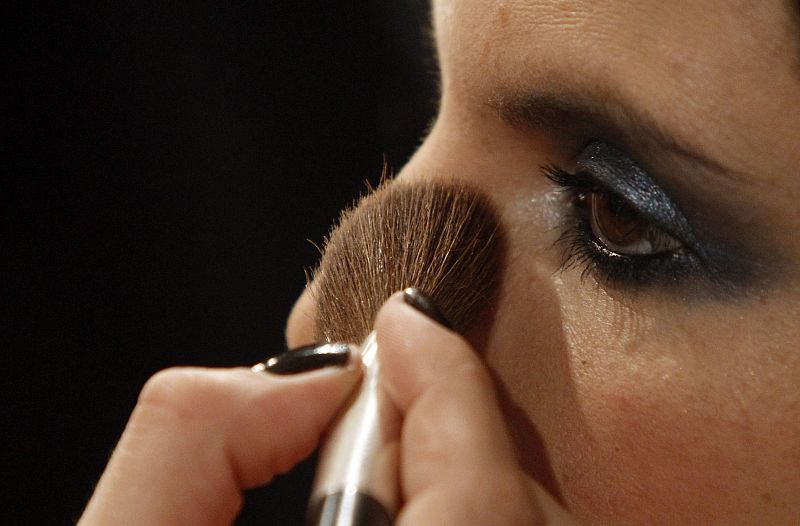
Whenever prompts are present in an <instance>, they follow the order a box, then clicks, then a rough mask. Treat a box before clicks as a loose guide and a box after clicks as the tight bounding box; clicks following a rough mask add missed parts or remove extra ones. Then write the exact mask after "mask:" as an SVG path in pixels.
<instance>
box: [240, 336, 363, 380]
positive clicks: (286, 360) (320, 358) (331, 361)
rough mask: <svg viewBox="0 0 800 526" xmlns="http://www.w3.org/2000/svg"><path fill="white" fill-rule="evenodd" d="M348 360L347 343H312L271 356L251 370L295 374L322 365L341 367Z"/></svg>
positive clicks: (348, 350)
mask: <svg viewBox="0 0 800 526" xmlns="http://www.w3.org/2000/svg"><path fill="white" fill-rule="evenodd" d="M349 361H350V347H349V346H348V345H347V344H344V343H314V344H311V345H305V346H303V347H298V348H296V349H291V350H289V351H286V352H285V353H283V354H279V355H277V356H273V357H272V358H269V359H268V360H265V361H263V362H261V363H259V364H258V365H256V366H255V367H253V370H254V371H260V372H261V371H263V372H267V373H272V374H295V373H305V372H308V371H313V370H315V369H322V368H323V367H330V366H338V367H343V366H345V365H347V362H349Z"/></svg>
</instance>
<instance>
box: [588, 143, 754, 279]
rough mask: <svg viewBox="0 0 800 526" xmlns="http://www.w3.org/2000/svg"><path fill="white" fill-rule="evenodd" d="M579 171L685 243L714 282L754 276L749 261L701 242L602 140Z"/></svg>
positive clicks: (639, 172) (648, 181)
mask: <svg viewBox="0 0 800 526" xmlns="http://www.w3.org/2000/svg"><path fill="white" fill-rule="evenodd" d="M576 171H577V172H578V173H582V174H585V175H587V176H588V177H590V178H591V179H592V180H594V181H596V182H597V183H599V185H600V186H602V187H603V189H605V190H607V191H610V192H613V193H614V194H616V195H618V196H619V197H621V198H622V199H623V200H625V201H626V202H627V203H628V204H629V205H630V206H631V207H632V208H633V209H634V210H636V211H637V212H638V213H640V214H642V215H643V216H644V217H646V218H647V219H648V220H650V221H651V222H652V223H653V224H654V225H656V226H658V227H659V228H661V229H662V230H664V231H665V232H667V233H668V234H670V235H672V236H674V237H675V238H677V239H678V240H680V241H681V242H683V243H684V245H685V246H686V247H687V248H688V249H689V250H690V251H691V252H692V253H693V254H694V255H695V256H696V257H698V258H699V260H700V261H702V266H703V267H704V268H705V269H706V271H707V273H708V277H710V278H711V279H712V281H715V282H718V283H724V284H728V285H732V286H736V285H738V284H742V283H744V282H746V281H747V280H748V279H749V278H750V277H752V274H753V268H752V266H753V265H752V264H751V263H750V258H747V257H743V256H741V255H739V252H737V251H736V250H732V249H729V248H724V247H723V246H722V245H721V244H717V243H714V242H713V241H711V240H707V239H703V240H702V241H701V240H700V239H699V238H698V236H697V235H696V234H695V230H694V229H693V228H692V226H691V225H690V224H689V221H688V220H687V219H686V217H685V216H684V215H683V213H682V212H681V211H680V210H679V208H678V207H677V206H676V205H675V204H674V203H673V202H672V200H671V199H670V198H669V196H668V195H667V194H666V192H664V190H662V189H661V187H660V186H658V184H656V182H655V181H654V180H653V179H652V178H651V177H650V175H648V173H647V172H646V171H645V170H644V169H643V168H641V167H640V166H639V165H637V164H636V163H635V162H634V161H633V160H632V159H631V158H630V157H629V156H628V155H626V154H625V153H623V152H622V151H620V150H618V149H617V148H615V147H613V146H611V145H609V144H607V143H605V142H602V141H596V142H593V143H591V144H589V145H588V146H587V147H586V148H585V149H584V150H583V152H582V153H581V155H580V156H579V157H578V160H577V163H576Z"/></svg>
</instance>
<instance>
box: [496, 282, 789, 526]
mask: <svg viewBox="0 0 800 526" xmlns="http://www.w3.org/2000/svg"><path fill="white" fill-rule="evenodd" d="M537 283H538V284H537ZM531 286H534V289H535V290H537V295H536V300H537V301H531V297H530V295H527V296H528V297H523V296H524V295H518V296H515V291H520V290H526V289H525V287H528V289H527V290H531V289H530V287H531ZM561 287H563V285H560V284H559V283H558V280H554V278H553V276H552V275H545V274H540V275H539V276H538V277H535V276H534V274H532V273H528V275H527V278H526V279H525V283H523V282H521V281H519V278H517V280H516V282H514V280H513V279H511V278H510V279H509V280H508V283H507V284H506V285H505V286H504V289H503V294H504V295H505V298H506V301H505V302H503V303H502V304H501V305H500V307H499V312H498V316H497V318H496V326H495V328H494V330H493V331H492V336H491V338H490V340H489V343H488V346H487V354H486V357H487V361H488V362H489V364H490V366H491V367H492V369H493V370H494V371H495V373H496V375H497V377H498V380H499V382H500V383H501V384H502V386H503V388H504V395H503V397H504V400H505V404H506V408H507V415H508V418H509V421H510V424H511V426H512V428H513V429H514V431H515V435H516V439H517V443H518V445H519V448H520V451H521V455H522V457H523V458H524V465H525V467H526V468H527V469H528V471H529V472H530V473H532V474H533V475H534V476H535V477H536V478H537V479H539V480H540V481H543V482H544V483H545V485H547V486H549V488H548V489H550V490H551V491H554V492H557V493H560V496H561V498H562V499H563V501H564V502H565V503H567V505H568V506H569V507H570V508H571V509H572V510H573V512H574V513H576V514H577V515H578V516H579V517H580V518H581V519H582V520H584V521H586V522H587V523H596V522H600V523H613V524H646V523H655V522H659V523H665V522H666V523H670V524H673V523H674V524H682V523H698V522H701V523H707V524H714V523H726V524H735V523H737V520H741V518H742V517H751V518H752V517H754V516H760V517H767V516H771V515H770V514H771V513H778V514H780V513H786V512H787V511H793V512H794V513H797V512H798V510H797V509H796V508H797V504H793V502H794V501H793V500H792V499H793V497H792V496H793V495H795V496H796V494H797V492H798V490H800V481H798V473H800V470H798V469H793V468H789V467H787V466H789V465H794V466H796V467H800V464H798V462H800V444H799V443H798V437H800V429H798V417H799V416H800V415H797V404H796V398H797V396H796V393H794V394H791V393H790V396H789V397H788V398H787V399H784V400H781V399H780V397H778V396H774V393H775V392H778V391H779V390H780V388H781V387H785V386H788V385H796V384H793V382H796V381H797V380H798V377H797V376H798V375H797V370H796V367H795V368H794V369H790V368H786V367H784V368H783V369H778V370H779V371H782V372H781V373H780V374H779V377H776V376H775V375H774V374H771V373H770V371H775V370H776V369H775V367H774V364H772V363H762V364H756V362H757V360H754V359H753V357H752V356H750V355H749V354H748V353H746V352H744V353H739V350H740V349H742V348H755V349H759V351H760V352H762V353H764V354H767V353H768V352H769V350H768V349H767V348H766V345H765V343H764V342H765V341H768V340H767V336H765V338H764V340H762V341H760V342H759V341H748V342H743V341H742V337H741V336H738V337H737V336H735V335H733V334H731V331H730V330H729V328H727V324H724V323H721V322H720V320H718V319H714V318H713V317H710V316H698V315H697V313H694V319H693V320H686V319H680V315H678V316H675V314H676V313H671V314H673V316H672V319H673V321H672V323H666V322H664V321H663V319H669V318H668V317H666V316H664V317H661V316H658V317H656V316H652V317H647V316H643V315H642V314H641V313H633V312H631V311H630V310H627V309H625V308H623V307H621V306H620V305H619V304H618V303H616V302H615V301H614V300H613V299H611V298H608V297H606V296H603V295H601V294H600V293H598V292H597V291H592V292H586V290H584V291H583V293H581V294H573V295H570V296H569V297H570V301H569V302H567V301H565V300H564V296H563V294H565V291H564V290H563V288H561ZM560 288H561V290H559V289H560ZM547 291H551V292H550V293H548V292H547ZM587 313H591V315H589V314H587ZM675 318H679V319H678V320H677V321H674V320H675ZM756 332H757V331H751V333H752V334H755V333H756ZM773 340H774V338H773ZM737 353H738V354H737ZM792 370H794V372H791V371H792ZM787 400H788V401H789V402H791V401H792V400H794V406H792V405H791V403H787ZM795 500H796V499H795ZM789 508H792V510H789ZM775 516H780V515H775ZM656 519H658V520H656Z"/></svg>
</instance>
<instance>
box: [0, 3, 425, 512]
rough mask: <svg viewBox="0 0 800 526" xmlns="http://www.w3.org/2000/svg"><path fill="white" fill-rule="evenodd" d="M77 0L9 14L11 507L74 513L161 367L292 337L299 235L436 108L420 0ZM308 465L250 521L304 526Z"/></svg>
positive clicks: (316, 225) (222, 361) (224, 358)
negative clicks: (236, 0) (288, 333)
mask: <svg viewBox="0 0 800 526" xmlns="http://www.w3.org/2000/svg"><path fill="white" fill-rule="evenodd" d="M62 4H63V5H61V7H59V8H57V10H56V11H54V10H53V8H52V7H51V8H49V10H46V11H45V10H44V9H43V8H41V7H40V6H37V5H36V4H30V5H29V7H28V8H26V9H27V12H26V13H17V15H18V16H15V17H14V18H13V19H9V18H7V17H6V18H5V20H6V21H5V22H4V24H5V25H6V26H7V27H6V31H4V33H6V34H10V35H12V36H13V38H12V40H13V41H14V42H15V43H14V45H13V47H11V48H6V49H5V52H4V55H5V56H6V59H5V65H6V67H5V74H4V77H5V78H4V80H3V83H4V86H5V88H6V89H5V90H4V92H5V94H6V96H5V97H4V99H5V102H4V111H3V113H4V115H5V117H4V119H3V120H4V121H5V125H4V128H5V130H6V133H5V134H4V135H5V139H4V140H3V143H4V147H3V149H4V150H5V154H4V155H3V166H4V168H3V172H4V174H5V175H4V177H3V179H4V180H5V181H6V182H5V183H4V187H5V189H4V191H3V192H2V201H1V202H0V206H2V213H3V218H4V220H3V224H4V225H5V227H4V229H3V230H5V232H6V233H5V234H3V237H4V242H3V247H2V250H3V253H4V256H3V258H2V260H3V267H4V270H3V280H2V282H3V285H2V287H3V290H4V298H5V299H4V301H3V311H4V312H3V320H4V321H3V327H2V338H3V342H4V344H3V347H4V348H3V350H2V351H3V357H4V359H3V362H4V370H5V373H6V375H5V376H6V377H7V378H9V379H10V380H9V381H8V382H7V383H6V388H7V389H6V390H7V393H6V395H5V397H4V398H5V410H4V411H3V415H4V422H3V424H4V429H5V430H6V431H4V434H6V433H7V434H9V435H10V440H9V441H7V447H6V448H5V450H6V455H7V458H6V460H5V461H4V463H5V464H6V466H5V467H4V473H5V476H4V478H5V480H6V487H7V494H6V496H7V497H8V496H10V497H11V501H12V502H14V504H13V506H12V509H10V510H9V513H10V515H7V516H6V519H9V518H10V517H16V518H15V519H13V520H12V521H11V522H9V524H12V523H13V524H22V523H29V524H69V523H71V522H72V521H74V520H76V519H77V517H78V516H79V515H80V511H81V509H82V508H83V506H84V504H85V502H86V500H87V499H88V497H89V496H90V494H91V491H92V486H93V484H94V483H95V481H96V480H97V478H98V476H99V474H100V473H101V471H102V468H103V466H104V464H105V462H106V460H107V458H108V455H109V454H110V452H111V450H112V448H113V446H114V443H115V441H116V440H117V438H118V436H119V433H120V432H121V430H122V428H123V426H124V423H125V421H126V419H127V416H128V414H129V412H130V410H131V409H132V407H133V405H134V403H135V400H136V396H137V393H138V391H139V389H140V388H141V386H142V385H143V383H144V382H145V380H146V379H147V378H148V377H149V376H150V375H152V374H153V373H154V372H155V371H157V370H159V369H162V368H164V367H167V366H170V365H175V364H198V365H212V366H230V365H241V364H251V363H254V362H257V361H259V360H261V359H263V358H264V357H266V356H267V355H268V354H272V353H275V352H278V351H280V350H281V349H282V347H283V326H284V321H285V317H286V314H287V313H288V311H289V309H290V307H291V304H292V302H293V300H294V299H295V298H296V296H297V295H298V294H299V293H300V292H301V291H302V289H303V286H304V283H305V276H304V268H308V267H312V266H313V265H314V263H315V261H316V259H317V255H318V254H317V251H316V249H315V248H314V247H313V246H312V244H311V243H309V242H308V241H307V239H311V240H313V241H316V242H320V241H321V240H322V238H323V236H324V234H325V233H326V231H327V229H328V227H329V225H330V224H331V222H332V220H333V219H334V218H335V217H336V215H337V212H338V210H339V209H341V208H342V207H343V206H346V205H347V204H349V203H350V202H351V201H352V200H353V199H354V198H355V197H357V196H358V194H359V193H361V192H362V190H363V189H364V185H363V181H365V180H370V181H372V182H376V181H377V180H378V177H379V174H380V171H381V168H382V165H383V161H384V158H386V160H387V161H388V163H389V164H390V166H392V167H394V168H396V169H398V168H400V167H401V166H402V164H403V163H404V162H405V161H406V160H407V159H408V157H409V155H410V154H411V153H412V152H413V150H414V148H415V147H416V146H417V144H418V141H419V139H420V137H421V136H422V134H423V133H424V130H425V128H426V125H427V123H428V121H429V120H430V119H431V117H432V115H433V112H434V109H435V97H436V95H435V91H436V90H435V74H434V63H433V60H432V59H431V58H430V49H429V47H430V46H429V44H428V42H427V36H428V35H427V33H426V26H427V20H428V17H427V6H426V3H425V2H424V1H422V0H406V1H398V0H392V1H385V2H384V1H379V2H364V3H363V4H361V3H349V2H343V1H317V2H253V3H242V4H241V5H238V4H237V5H235V6H233V5H227V4H224V3H218V2H204V1H198V2H191V3H188V4H178V3H175V4H173V3H170V2H163V1H160V2H131V3H129V4H131V5H127V4H128V3H121V2H120V3H113V4H106V5H88V6H80V5H79V4H73V3H69V2H64V3H62ZM8 227H10V228H8ZM311 471H312V466H311V465H310V464H309V463H306V464H304V465H303V466H301V468H300V469H298V470H296V471H294V472H292V473H290V474H289V475H287V476H285V477H282V478H281V479H279V480H278V481H277V482H276V484H275V485H274V487H273V488H270V490H269V491H265V490H256V491H253V492H250V493H248V495H247V499H246V505H245V510H244V512H243V515H242V517H241V518H240V520H239V522H238V524H243V525H245V524H247V525H250V524H252V525H256V524H259V525H261V524H300V523H301V517H302V510H303V508H304V506H305V500H306V495H307V493H306V492H307V487H308V485H309V483H310V473H311ZM9 489H10V495H9V493H8V491H9ZM4 522H5V521H4Z"/></svg>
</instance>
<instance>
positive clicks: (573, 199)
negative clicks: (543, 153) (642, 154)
mask: <svg viewBox="0 0 800 526" xmlns="http://www.w3.org/2000/svg"><path fill="white" fill-rule="evenodd" d="M544 175H545V176H547V177H548V178H549V179H550V180H551V181H552V182H553V183H555V184H556V185H557V186H559V187H560V188H562V189H564V191H566V192H567V193H568V195H569V200H568V206H569V207H570V213H569V214H566V217H567V218H569V219H567V221H566V224H565V225H564V227H563V228H564V230H563V233H562V235H561V236H560V238H559V241H558V243H559V244H561V245H562V246H563V248H564V255H563V260H562V263H561V268H562V269H570V268H580V269H582V276H584V277H586V276H588V275H595V276H596V277H597V278H599V280H600V281H602V282H605V283H609V284H613V285H656V284H661V285H669V284H678V283H679V282H683V281H686V280H691V279H707V280H711V281H714V280H716V279H718V277H719V272H717V269H718V267H719V265H717V264H716V262H715V261H714V257H713V251H711V250H709V249H708V248H707V247H704V246H703V244H702V243H700V241H699V240H698V239H697V237H696V236H695V233H694V229H693V228H692V227H691V226H690V224H689V222H688V221H687V220H686V218H685V216H684V215H683V213H682V212H681V211H680V210H679V209H678V207H677V206H676V205H675V204H674V203H673V201H672V200H671V199H670V198H669V197H668V196H667V194H666V193H665V192H664V191H663V190H662V189H661V188H660V187H659V186H658V185H657V184H656V183H655V182H654V181H653V179H652V178H651V177H650V176H649V174H648V173H647V172H646V171H645V170H644V169H642V168H641V167H640V166H638V165H637V164H636V163H635V162H634V161H633V160H631V159H630V158H629V157H628V156H627V155H626V154H625V153H623V152H622V151H620V150H618V149H617V148H615V147H613V146H610V145H609V144H606V143H605V142H602V141H593V142H591V143H589V144H588V146H586V147H585V148H584V149H583V151H582V152H581V154H580V156H579V158H578V160H577V162H576V165H575V170H574V172H571V173H570V172H567V171H565V170H562V169H561V168H558V167H555V166H548V167H545V168H544Z"/></svg>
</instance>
